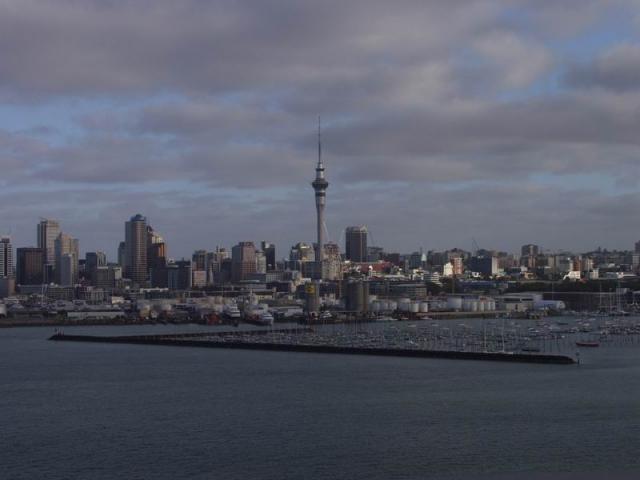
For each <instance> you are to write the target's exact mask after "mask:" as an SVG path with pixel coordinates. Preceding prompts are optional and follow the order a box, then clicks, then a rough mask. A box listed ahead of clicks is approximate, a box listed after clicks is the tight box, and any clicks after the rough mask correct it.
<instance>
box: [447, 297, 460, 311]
mask: <svg viewBox="0 0 640 480" xmlns="http://www.w3.org/2000/svg"><path fill="white" fill-rule="evenodd" d="M447 307H448V308H449V309H450V310H460V309H462V298H461V297H448V298H447Z"/></svg>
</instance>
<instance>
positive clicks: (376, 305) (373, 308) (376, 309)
mask: <svg viewBox="0 0 640 480" xmlns="http://www.w3.org/2000/svg"><path fill="white" fill-rule="evenodd" d="M371 311H372V312H373V313H378V312H379V311H380V302H379V301H377V300H375V301H373V302H371Z"/></svg>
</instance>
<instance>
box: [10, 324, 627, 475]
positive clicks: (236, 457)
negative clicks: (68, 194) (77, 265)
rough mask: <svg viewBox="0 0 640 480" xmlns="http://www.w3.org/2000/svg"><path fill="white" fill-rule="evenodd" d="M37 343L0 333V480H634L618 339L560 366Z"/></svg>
mask: <svg viewBox="0 0 640 480" xmlns="http://www.w3.org/2000/svg"><path fill="white" fill-rule="evenodd" d="M204 328H205V327H202V326H195V325H189V326H184V325H183V326H178V327H174V326H157V327H76V328H69V327H67V328H65V333H77V334H92V335H100V334H109V335H126V334H132V335H133V334H139V333H154V334H157V333H163V332H167V333H172V332H184V331H189V330H192V331H201V330H203V329H204ZM52 333H53V329H51V328H14V329H2V330H0V425H1V426H2V438H3V446H2V450H0V478H2V479H33V478H47V479H85V478H91V479H111V478H116V477H122V478H127V479H180V478H189V479H191V478H193V479H209V478H225V479H246V478H260V479H286V478H314V479H315V478H319V479H336V478H345V479H347V478H348V479H418V478H442V479H454V478H487V479H498V478H500V479H502V478H514V477H515V478H539V476H540V475H541V474H544V475H545V476H543V477H542V478H558V479H564V478H616V477H618V478H637V477H638V475H640V457H639V456H638V448H639V447H640V440H638V438H639V437H638V432H639V431H640V407H639V405H640V404H639V399H640V380H639V379H640V345H638V344H637V343H633V342H610V343H605V344H602V345H601V346H600V347H599V348H597V349H588V350H586V349H585V351H583V352H582V354H581V365H579V366H578V365H576V366H558V365H533V364H511V363H491V362H481V361H455V360H441V359H414V358H391V357H389V358H387V357H367V356H345V355H322V354H307V353H287V352H261V351H234V350H217V349H216V350H209V349H197V348H193V349H192V348H175V347H158V346H143V345H118V344H87V343H71V342H69V343H66V342H49V341H47V340H46V339H47V338H48V337H49V336H50V335H51V334H52ZM573 475H576V476H573ZM611 475H614V476H613V477H611Z"/></svg>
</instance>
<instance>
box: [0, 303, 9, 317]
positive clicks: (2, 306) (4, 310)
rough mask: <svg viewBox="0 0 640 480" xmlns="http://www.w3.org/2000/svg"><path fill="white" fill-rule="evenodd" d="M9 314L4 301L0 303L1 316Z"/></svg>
mask: <svg viewBox="0 0 640 480" xmlns="http://www.w3.org/2000/svg"><path fill="white" fill-rule="evenodd" d="M6 316H7V306H6V305H5V304H4V303H0V317H6Z"/></svg>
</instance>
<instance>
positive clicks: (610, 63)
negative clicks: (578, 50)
mask: <svg viewBox="0 0 640 480" xmlns="http://www.w3.org/2000/svg"><path fill="white" fill-rule="evenodd" d="M566 78H567V82H568V83H569V85H572V86H575V87H579V88H596V87H597V88H604V89H608V90H614V91H617V92H627V91H633V90H635V91H638V90H639V89H640V45H638V44H627V45H618V46H616V47H614V48H612V49H611V50H609V51H607V52H605V53H604V54H603V55H601V56H600V57H598V58H596V59H595V60H593V61H591V62H589V63H586V64H584V65H575V66H573V67H572V68H571V69H570V70H569V71H568V72H567V76H566Z"/></svg>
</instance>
